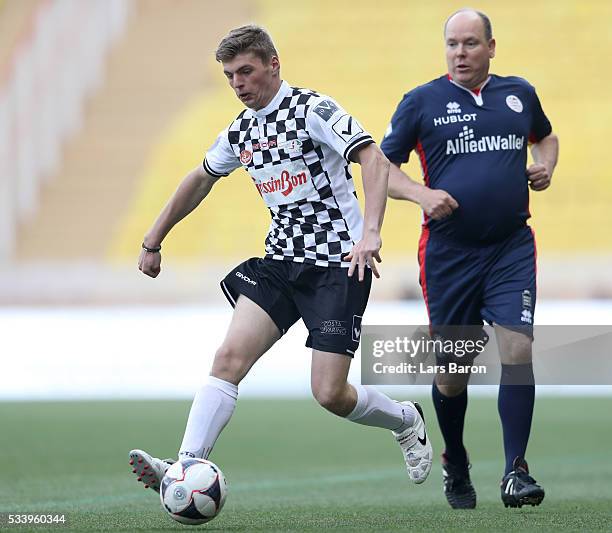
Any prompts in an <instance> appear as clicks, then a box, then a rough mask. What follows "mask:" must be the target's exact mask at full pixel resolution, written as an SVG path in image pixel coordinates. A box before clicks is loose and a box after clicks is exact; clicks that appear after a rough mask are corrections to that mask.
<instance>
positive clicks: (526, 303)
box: [523, 290, 531, 309]
mask: <svg viewBox="0 0 612 533" xmlns="http://www.w3.org/2000/svg"><path fill="white" fill-rule="evenodd" d="M523 309H531V291H528V290H524V291H523Z"/></svg>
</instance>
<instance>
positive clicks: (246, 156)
mask: <svg viewBox="0 0 612 533" xmlns="http://www.w3.org/2000/svg"><path fill="white" fill-rule="evenodd" d="M252 159H253V154H252V153H251V152H249V151H248V150H242V152H240V162H241V163H242V164H243V165H248V164H249V163H250V162H251V161H252Z"/></svg>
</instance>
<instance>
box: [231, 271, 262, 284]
mask: <svg viewBox="0 0 612 533" xmlns="http://www.w3.org/2000/svg"><path fill="white" fill-rule="evenodd" d="M236 277H237V278H240V279H241V280H242V281H246V282H247V283H250V284H251V285H257V282H256V281H253V280H252V279H251V278H249V276H245V275H244V274H243V273H242V272H236Z"/></svg>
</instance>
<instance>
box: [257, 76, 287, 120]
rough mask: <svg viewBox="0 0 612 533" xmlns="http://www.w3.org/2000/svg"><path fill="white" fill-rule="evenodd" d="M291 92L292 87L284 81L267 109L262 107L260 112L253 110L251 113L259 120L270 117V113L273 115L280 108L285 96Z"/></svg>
mask: <svg viewBox="0 0 612 533" xmlns="http://www.w3.org/2000/svg"><path fill="white" fill-rule="evenodd" d="M290 91H291V87H289V84H288V83H287V82H286V81H283V82H282V83H281V86H280V87H279V89H278V92H277V93H276V94H275V95H274V98H272V100H270V103H269V104H268V105H267V106H266V107H262V108H261V109H259V110H258V111H255V110H253V109H251V112H252V113H253V115H254V116H256V117H257V118H263V117H265V116H266V115H269V114H270V113H272V111H275V110H276V109H278V106H280V103H281V102H282V100H283V98H285V96H287V95H288V94H289V92H290Z"/></svg>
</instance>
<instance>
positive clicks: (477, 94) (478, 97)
mask: <svg viewBox="0 0 612 533" xmlns="http://www.w3.org/2000/svg"><path fill="white" fill-rule="evenodd" d="M446 77H447V78H448V81H450V82H451V83H452V84H453V85H455V86H456V87H459V89H461V90H463V91H465V92H467V93H470V94H471V95H472V98H474V101H475V102H476V105H478V106H481V105H482V104H483V100H482V90H483V89H484V88H485V86H486V85H487V83H489V81H491V76H487V79H486V80H485V81H484V83H483V84H482V85H481V86H480V87H478V88H477V89H467V88H465V87H464V86H463V85H459V84H458V83H457V82H456V81H455V80H453V78H452V77H451V75H450V74H447V75H446Z"/></svg>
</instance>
